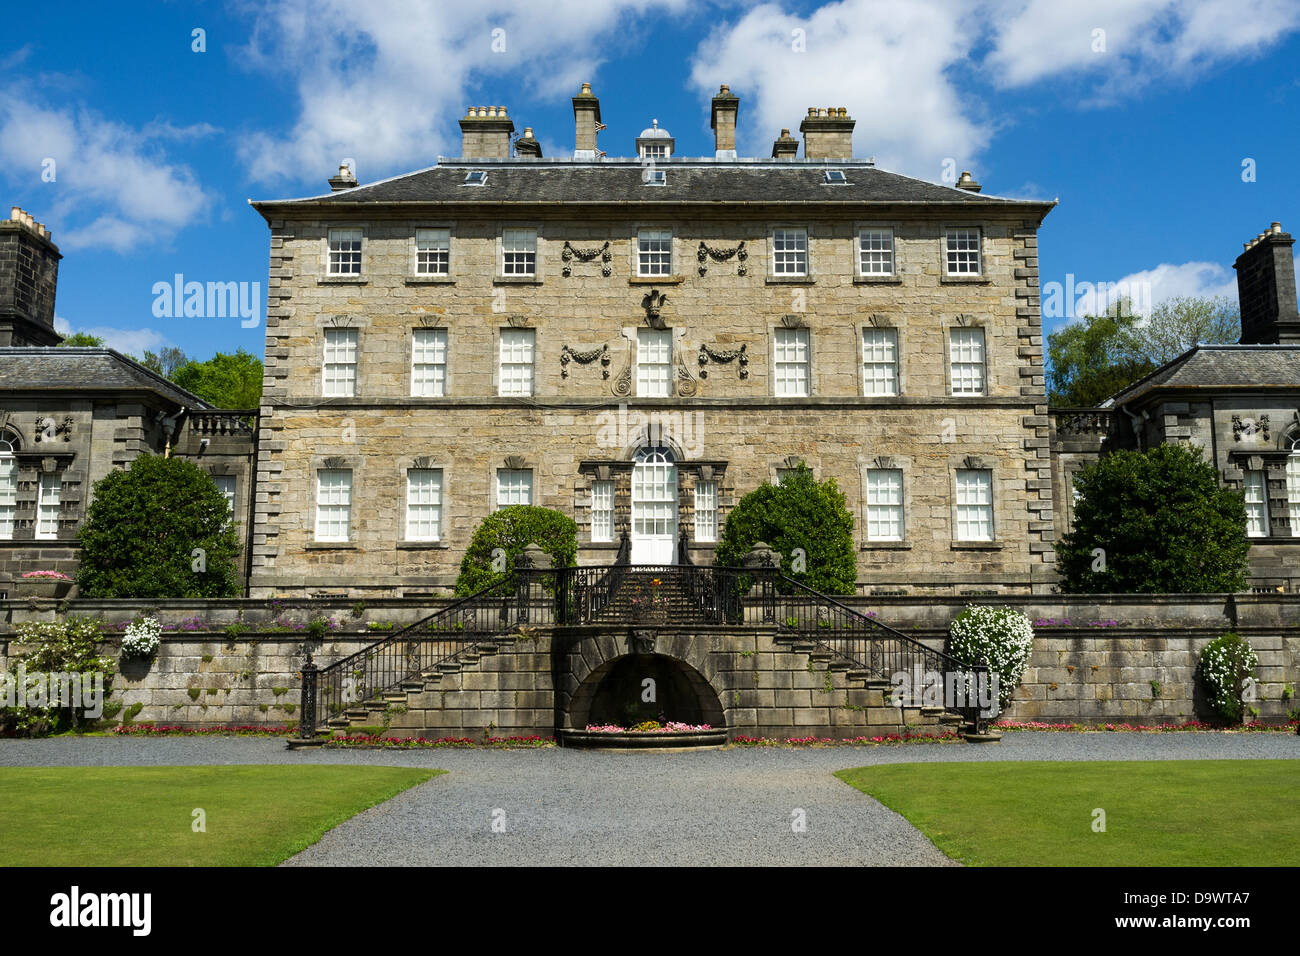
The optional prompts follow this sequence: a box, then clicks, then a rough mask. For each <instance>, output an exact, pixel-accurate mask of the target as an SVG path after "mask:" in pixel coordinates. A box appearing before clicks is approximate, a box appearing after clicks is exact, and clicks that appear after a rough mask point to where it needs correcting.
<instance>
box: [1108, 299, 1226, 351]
mask: <svg viewBox="0 0 1300 956" xmlns="http://www.w3.org/2000/svg"><path fill="white" fill-rule="evenodd" d="M1124 335H1125V340H1126V341H1125V348H1126V350H1127V351H1128V352H1129V354H1131V355H1136V356H1140V357H1142V358H1145V359H1147V360H1149V361H1151V362H1154V363H1155V364H1156V365H1158V366H1159V365H1164V364H1165V363H1166V362H1170V361H1173V360H1174V359H1176V358H1177V357H1178V356H1180V355H1182V354H1183V353H1184V352H1186V351H1187V350H1188V349H1190V348H1192V347H1193V346H1196V345H1222V344H1230V343H1232V342H1236V341H1237V340H1239V339H1240V338H1241V312H1240V310H1239V309H1238V308H1237V305H1236V303H1235V302H1233V301H1232V300H1231V299H1228V298H1226V297H1224V296H1218V297H1217V298H1207V297H1203V296H1186V295H1184V296H1178V297H1176V298H1173V299H1166V300H1164V301H1163V302H1161V303H1160V304H1159V305H1157V306H1156V307H1155V308H1154V309H1152V310H1151V317H1150V318H1149V319H1147V320H1146V321H1145V322H1140V323H1138V324H1136V325H1135V326H1133V327H1132V328H1131V329H1127V330H1126V331H1125V333H1124Z"/></svg>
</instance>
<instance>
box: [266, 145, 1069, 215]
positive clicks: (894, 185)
mask: <svg viewBox="0 0 1300 956" xmlns="http://www.w3.org/2000/svg"><path fill="white" fill-rule="evenodd" d="M644 168H645V167H644V166H643V164H642V162H641V160H638V159H622V158H620V159H607V160H604V161H601V162H595V163H593V162H591V161H587V160H583V161H579V160H571V159H560V160H555V159H531V160H518V159H511V160H501V159H498V160H463V159H457V160H442V161H440V163H439V165H437V166H432V167H430V168H428V169H421V170H418V171H416V172H413V173H406V174H404V175H401V176H396V177H393V178H392V179H385V180H380V181H379V182H375V183H368V184H366V185H363V186H357V187H355V188H353V189H345V190H340V191H339V192H334V193H325V194H323V195H320V196H309V197H304V198H301V199H282V200H266V201H257V202H253V201H251V200H250V202H252V205H253V207H254V208H256V209H258V210H259V211H261V210H264V209H268V208H273V207H277V206H280V207H283V206H291V205H293V204H312V205H318V204H319V205H328V206H344V207H346V206H354V205H360V204H368V203H434V204H449V203H456V204H460V203H477V204H496V203H506V204H536V203H571V204H611V203H617V204H629V203H631V204H652V203H684V204H693V203H703V204H716V203H746V204H750V205H753V204H756V203H794V204H817V205H822V204H856V203H880V204H886V203H888V204H898V203H903V204H907V203H926V204H934V203H940V204H951V205H955V206H970V207H972V208H974V207H978V206H984V207H1006V208H1007V209H1009V210H1011V209H1016V208H1020V209H1021V210H1025V211H1027V212H1035V213H1038V214H1039V216H1040V217H1041V216H1042V215H1046V213H1047V212H1048V211H1049V210H1050V209H1051V208H1052V207H1053V206H1054V205H1055V202H1050V201H1041V200H1022V199H1003V198H1000V197H997V196H986V195H982V194H979V193H972V192H968V191H966V190H964V189H957V188H956V187H954V186H944V185H939V184H936V183H930V182H926V181H924V180H920V179H912V178H910V177H908V176H901V175H899V174H897V173H890V172H886V171H885V170H883V169H877V168H876V167H875V166H874V165H872V164H871V163H869V162H867V161H864V160H858V161H851V160H843V161H827V160H798V159H796V160H745V159H740V160H734V161H720V162H715V161H713V160H708V159H690V158H677V157H672V158H669V159H666V160H656V163H655V168H656V169H662V170H664V171H665V173H666V177H665V178H666V183H665V185H663V186H650V185H646V184H645V183H644V182H643V181H642V170H643V169H644ZM826 169H841V170H843V171H844V173H845V178H846V180H847V182H846V183H844V184H841V185H827V183H826V181H825V176H824V171H825V170H826ZM470 170H484V171H486V172H487V182H486V183H485V184H484V185H482V186H467V185H465V184H464V183H465V174H466V173H467V172H468V171H470Z"/></svg>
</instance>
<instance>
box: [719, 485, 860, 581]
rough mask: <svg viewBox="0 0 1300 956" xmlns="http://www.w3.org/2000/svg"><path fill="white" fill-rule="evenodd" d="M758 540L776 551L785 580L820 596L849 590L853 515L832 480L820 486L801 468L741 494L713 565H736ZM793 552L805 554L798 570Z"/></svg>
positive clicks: (853, 577) (854, 572)
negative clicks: (793, 581) (796, 569)
mask: <svg viewBox="0 0 1300 956" xmlns="http://www.w3.org/2000/svg"><path fill="white" fill-rule="evenodd" d="M758 541H764V542H766V543H767V544H769V545H771V547H772V548H773V549H774V550H776V551H779V552H781V569H782V571H784V572H785V574H786V575H787V576H789V577H792V578H794V579H795V580H797V581H800V582H801V583H803V584H805V585H807V586H808V587H810V588H813V589H814V590H816V591H821V592H822V593H824V594H852V593H853V592H854V590H855V586H856V584H857V579H858V561H857V551H856V549H855V548H854V546H853V515H852V514H851V513H850V512H849V509H848V507H847V505H846V504H845V500H844V494H843V493H842V492H841V491H840V490H839V486H838V485H836V483H835V479H834V478H828V479H827V480H826V481H823V482H821V483H820V484H819V483H818V482H817V480H816V479H815V478H814V477H813V473H812V471H810V470H809V469H808V466H807V465H802V464H801V465H800V466H799V467H798V468H797V469H795V470H794V471H793V472H791V473H790V474H788V475H786V476H785V477H784V478H782V479H781V483H780V484H777V485H772V484H767V483H764V484H761V485H759V486H758V487H757V488H755V489H754V490H753V491H751V492H750V493H749V494H747V495H745V497H743V498H741V499H740V501H738V502H737V503H736V506H735V507H734V508H732V509H731V512H730V513H729V514H728V515H727V522H726V524H725V525H724V526H723V529H722V535H721V537H720V539H719V541H718V546H717V549H716V550H715V551H714V564H716V565H719V566H722V567H736V566H739V565H740V564H741V562H742V560H743V559H744V557H745V555H746V554H748V553H749V550H750V548H752V547H753V546H754V544H755V543H756V542H758ZM796 548H802V549H803V551H804V554H805V555H807V558H806V562H807V566H806V568H805V570H803V571H795V570H794V554H795V549H796Z"/></svg>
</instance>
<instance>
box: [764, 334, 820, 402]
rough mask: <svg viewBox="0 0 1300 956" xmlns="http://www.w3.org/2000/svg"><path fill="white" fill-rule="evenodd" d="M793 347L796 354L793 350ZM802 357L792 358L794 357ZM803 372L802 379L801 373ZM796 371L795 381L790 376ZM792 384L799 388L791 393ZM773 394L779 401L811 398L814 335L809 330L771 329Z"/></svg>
mask: <svg viewBox="0 0 1300 956" xmlns="http://www.w3.org/2000/svg"><path fill="white" fill-rule="evenodd" d="M792 348H793V350H794V351H793V353H791V351H790V350H791V349H792ZM800 352H802V354H803V358H802V359H799V358H790V357H789V356H790V355H791V354H794V355H796V356H797V355H798V354H799V353H800ZM799 369H802V376H800V375H799V373H798V370H799ZM791 372H794V373H795V376H794V378H793V379H791V378H790V377H789V373H791ZM791 382H794V383H795V385H796V389H797V388H798V386H800V385H802V391H799V390H794V391H792V390H791ZM772 394H773V395H775V396H776V397H777V398H808V397H809V396H810V395H812V333H811V331H810V330H809V329H787V328H777V329H773V330H772Z"/></svg>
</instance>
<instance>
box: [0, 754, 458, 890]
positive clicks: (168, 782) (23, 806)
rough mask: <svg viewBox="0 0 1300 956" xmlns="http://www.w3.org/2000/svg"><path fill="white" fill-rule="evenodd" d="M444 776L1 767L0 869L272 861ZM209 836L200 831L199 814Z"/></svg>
mask: <svg viewBox="0 0 1300 956" xmlns="http://www.w3.org/2000/svg"><path fill="white" fill-rule="evenodd" d="M444 772H445V771H442V770H409V769H403V768H398V767H322V766H298V767H285V766H274V767H265V766H233V767H31V768H28V767H23V768H12V767H8V768H3V769H0V864H3V865H7V866H270V865H273V864H276V863H279V862H280V861H281V860H284V859H285V858H287V857H289V856H292V855H293V854H294V853H297V852H298V851H299V850H302V849H304V848H305V847H308V846H310V845H311V844H313V843H315V842H316V841H317V840H319V839H320V838H321V836H322V835H323V834H324V833H325V831H326V830H329V829H330V828H331V827H335V826H338V825H339V824H340V823H342V822H343V821H344V820H346V819H348V818H349V817H352V816H355V815H356V814H357V813H360V812H361V811H362V810H364V809H366V808H367V807H372V806H374V805H375V804H377V803H382V802H383V801H384V800H387V799H388V798H390V797H392V796H395V795H396V794H398V793H401V792H402V791H403V790H405V789H407V788H408V787H413V786H415V785H416V784H419V783H423V782H424V781H426V780H428V779H429V778H431V777H434V776H436V775H437V774H440V773H444ZM196 808H201V809H202V810H203V811H204V812H205V814H206V827H207V831H206V832H202V833H196V832H194V830H193V823H194V820H195V817H194V816H193V811H194V810H195V809H196Z"/></svg>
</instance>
